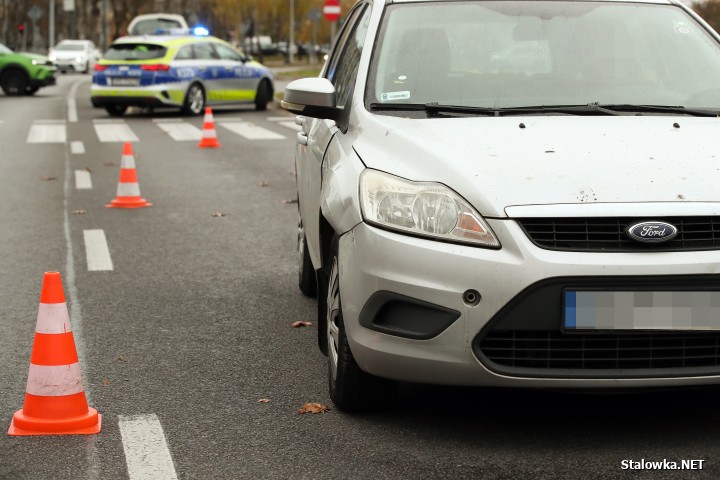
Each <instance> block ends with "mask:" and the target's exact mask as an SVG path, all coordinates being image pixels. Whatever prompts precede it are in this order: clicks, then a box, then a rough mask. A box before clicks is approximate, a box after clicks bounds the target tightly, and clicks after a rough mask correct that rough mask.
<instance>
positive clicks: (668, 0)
mask: <svg viewBox="0 0 720 480" xmlns="http://www.w3.org/2000/svg"><path fill="white" fill-rule="evenodd" d="M456 1H458V0H385V4H386V5H389V4H393V3H418V2H456ZM494 1H497V0H494ZM511 1H517V0H511ZM561 1H566V2H578V3H580V2H618V3H620V2H622V3H657V4H662V5H671V4H676V3H678V2H677V1H675V0H561Z"/></svg>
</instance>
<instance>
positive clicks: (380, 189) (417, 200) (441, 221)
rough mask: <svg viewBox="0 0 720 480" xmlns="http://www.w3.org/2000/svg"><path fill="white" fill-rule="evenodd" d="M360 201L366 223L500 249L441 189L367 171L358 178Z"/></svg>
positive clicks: (479, 221) (473, 215)
mask: <svg viewBox="0 0 720 480" xmlns="http://www.w3.org/2000/svg"><path fill="white" fill-rule="evenodd" d="M360 198H361V200H360V203H361V205H362V215H363V219H364V220H365V221H366V222H368V223H371V224H375V225H379V226H382V227H385V228H389V229H392V230H397V231H400V232H405V233H410V234H415V235H422V236H425V237H431V238H434V239H437V240H444V241H448V242H460V243H470V244H473V245H477V246H481V247H488V248H499V247H500V242H499V241H498V240H497V238H496V237H495V235H494V234H493V232H492V230H491V229H490V226H489V225H488V224H487V223H486V222H485V220H483V218H482V216H481V215H480V214H479V213H478V212H476V211H475V209H474V208H473V207H472V206H470V204H469V203H467V202H466V201H465V200H463V199H462V198H461V197H460V195H458V194H457V193H455V192H453V191H452V190H450V189H449V188H448V187H446V186H445V185H442V184H439V183H431V182H411V181H409V180H405V179H402V178H400V177H396V176H393V175H389V174H386V173H382V172H379V171H377V170H370V169H368V170H365V171H364V172H363V173H362V175H361V177H360Z"/></svg>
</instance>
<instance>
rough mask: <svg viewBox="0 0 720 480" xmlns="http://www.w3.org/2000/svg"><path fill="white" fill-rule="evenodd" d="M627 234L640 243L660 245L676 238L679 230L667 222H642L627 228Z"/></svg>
mask: <svg viewBox="0 0 720 480" xmlns="http://www.w3.org/2000/svg"><path fill="white" fill-rule="evenodd" d="M625 233H626V234H627V236H628V237H630V238H632V239H633V240H636V241H638V242H644V243H660V242H667V241H670V240H672V239H673V238H675V237H676V236H677V234H678V229H677V227H675V226H674V225H670V224H669V223H666V222H640V223H634V224H632V225H630V226H629V227H627V229H625Z"/></svg>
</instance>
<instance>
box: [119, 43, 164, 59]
mask: <svg viewBox="0 0 720 480" xmlns="http://www.w3.org/2000/svg"><path fill="white" fill-rule="evenodd" d="M166 51H167V49H166V48H165V47H163V46H161V45H155V44H152V43H116V44H113V45H111V46H110V49H109V50H108V51H107V52H106V53H105V59H107V60H151V59H154V58H163V57H164V56H165V52H166Z"/></svg>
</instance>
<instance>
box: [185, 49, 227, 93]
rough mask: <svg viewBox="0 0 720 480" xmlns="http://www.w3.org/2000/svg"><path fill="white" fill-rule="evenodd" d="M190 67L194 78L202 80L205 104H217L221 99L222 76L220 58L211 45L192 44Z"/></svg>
mask: <svg viewBox="0 0 720 480" xmlns="http://www.w3.org/2000/svg"><path fill="white" fill-rule="evenodd" d="M192 65H193V68H194V69H195V75H196V77H197V78H200V79H202V82H203V86H204V87H205V97H206V101H207V104H208V105H214V104H217V103H218V102H219V101H220V99H221V98H222V76H221V65H220V57H219V56H218V54H217V52H216V51H215V48H214V47H213V45H212V43H210V42H198V43H193V61H192Z"/></svg>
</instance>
